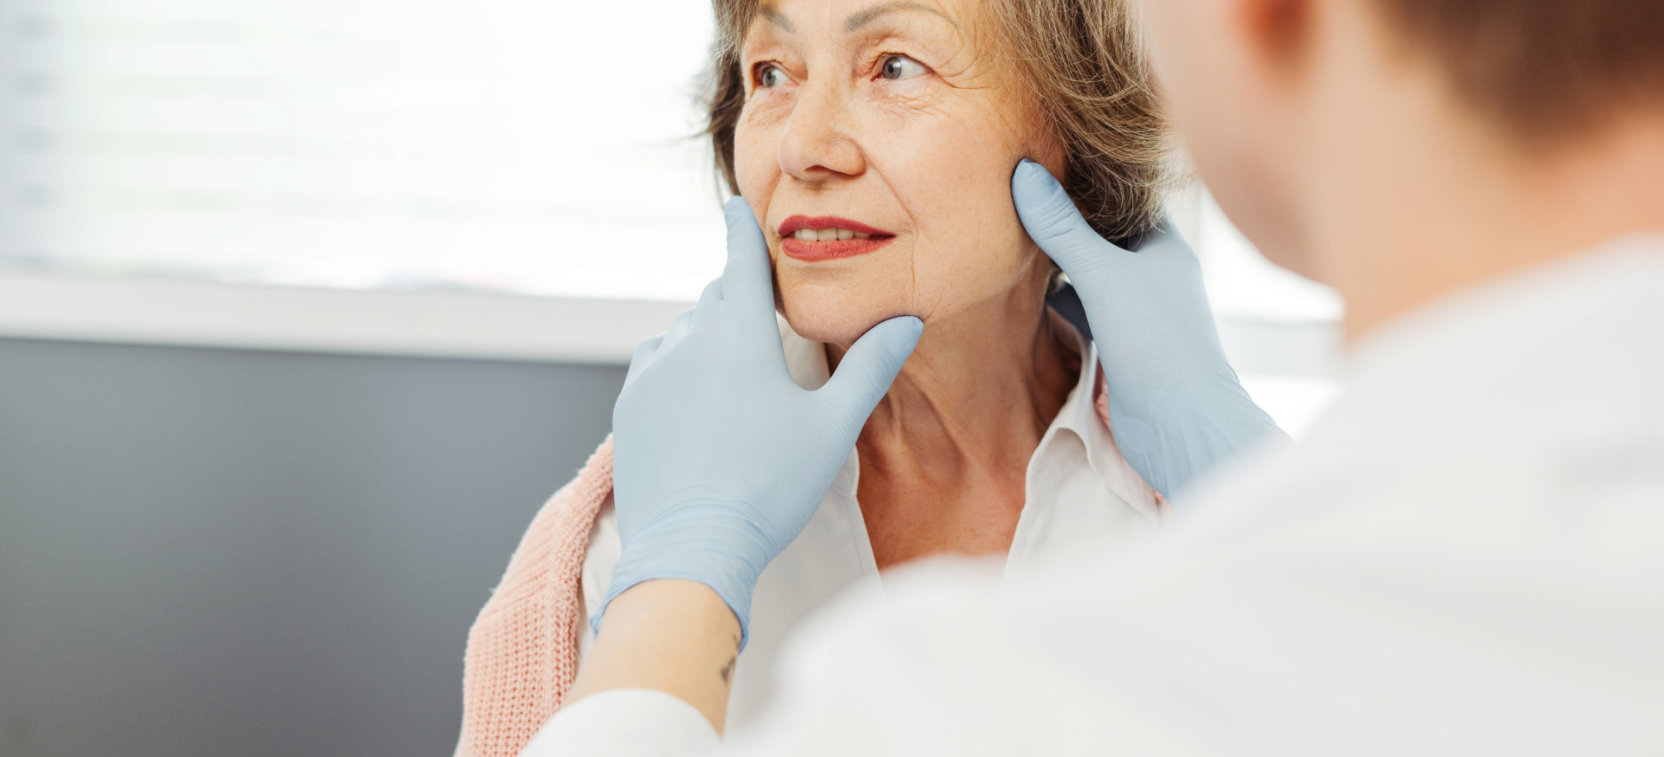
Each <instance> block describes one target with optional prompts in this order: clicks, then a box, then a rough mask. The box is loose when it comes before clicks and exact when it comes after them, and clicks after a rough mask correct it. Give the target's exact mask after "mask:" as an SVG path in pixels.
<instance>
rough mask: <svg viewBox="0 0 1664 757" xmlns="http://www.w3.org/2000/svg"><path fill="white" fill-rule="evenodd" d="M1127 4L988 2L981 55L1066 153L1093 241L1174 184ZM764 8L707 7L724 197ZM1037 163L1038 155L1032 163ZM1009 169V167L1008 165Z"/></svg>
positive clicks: (713, 121)
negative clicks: (1018, 89)
mask: <svg viewBox="0 0 1664 757" xmlns="http://www.w3.org/2000/svg"><path fill="white" fill-rule="evenodd" d="M1132 1H1133V0H986V2H987V4H986V9H987V12H988V16H989V19H990V20H991V23H990V24H989V26H990V27H992V28H993V30H994V31H995V32H996V36H997V39H992V40H990V41H991V42H993V43H994V46H995V49H993V50H989V51H986V52H987V53H988V54H992V55H998V56H1002V57H1003V58H1005V59H1008V60H1010V62H1011V63H1012V64H1013V65H1015V66H1017V67H1018V70H1019V79H1020V80H1021V81H1022V82H1023V84H1024V85H1025V86H1026V87H1027V88H1028V90H1029V93H1030V96H1031V97H1033V98H1034V102H1035V103H1036V104H1037V105H1038V106H1039V108H1040V111H1041V112H1042V114H1043V115H1044V118H1045V121H1046V126H1047V128H1049V129H1050V131H1051V133H1052V135H1053V136H1054V137H1055V138H1056V139H1057V141H1058V143H1059V144H1061V145H1062V146H1063V149H1064V163H1065V170H1064V175H1063V176H1062V177H1059V178H1060V179H1061V180H1062V182H1063V186H1064V188H1065V189H1067V190H1068V192H1069V196H1070V197H1072V198H1074V201H1075V205H1076V206H1077V207H1079V208H1080V211H1081V214H1082V215H1083V216H1085V217H1086V220H1087V221H1088V222H1089V223H1090V224H1091V225H1092V228H1093V229H1094V230H1096V231H1097V232H1098V233H1099V234H1100V235H1102V236H1103V237H1105V238H1106V239H1111V240H1129V239H1133V238H1136V237H1138V236H1139V235H1141V234H1144V233H1145V232H1147V231H1149V230H1150V229H1151V228H1154V227H1155V225H1156V224H1157V223H1158V222H1159V221H1160V220H1161V199H1162V198H1161V195H1162V192H1163V191H1164V190H1165V189H1167V188H1169V187H1170V186H1172V185H1173V184H1174V183H1175V180H1176V178H1177V176H1178V172H1177V171H1176V170H1175V166H1174V162H1173V160H1172V141H1171V137H1170V134H1169V132H1168V130H1167V128H1166V124H1165V121H1164V120H1163V118H1162V115H1161V113H1160V110H1159V108H1158V106H1157V100H1156V95H1155V87H1154V85H1153V83H1152V78H1151V75H1150V70H1149V67H1148V64H1147V62H1146V58H1145V55H1144V45H1143V40H1142V36H1141V35H1140V33H1139V29H1138V24H1137V22H1136V20H1135V19H1134V18H1133V17H1132V14H1131V12H1130V8H1129V6H1128V3H1130V2H1132ZM764 4H765V3H763V2H761V1H760V0H712V3H711V5H712V8H713V9H714V10H715V11H716V22H717V40H716V47H715V68H714V70H713V71H712V75H713V78H714V81H713V82H712V83H711V84H712V87H711V93H710V101H709V104H710V113H709V118H708V120H707V122H706V133H707V134H709V135H710V138H711V146H712V149H713V150H714V152H715V154H716V164H717V168H718V169H719V170H720V171H721V173H722V177H723V179H724V180H726V181H727V184H728V189H729V190H730V191H732V192H734V193H735V194H738V193H739V183H738V181H737V179H736V178H735V175H734V129H735V126H736V125H737V124H738V123H739V120H740V112H741V111H742V110H743V109H744V107H745V85H746V80H745V77H746V72H745V71H743V70H741V64H742V61H741V60H740V48H741V45H742V44H743V43H744V39H745V33H746V31H747V30H749V29H750V28H751V23H752V21H753V20H754V19H756V17H757V13H758V9H759V8H760V7H762V6H763V5H764ZM1033 157H1038V156H1033ZM1012 168H1013V169H1015V168H1016V166H1012Z"/></svg>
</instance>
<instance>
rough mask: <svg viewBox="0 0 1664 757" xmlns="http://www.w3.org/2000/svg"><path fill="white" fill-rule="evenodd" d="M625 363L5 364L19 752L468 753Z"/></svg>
mask: <svg viewBox="0 0 1664 757" xmlns="http://www.w3.org/2000/svg"><path fill="white" fill-rule="evenodd" d="M622 381H623V369H622V368H614V367H592V366H560V365H532V364H513V363H492V362H473V361H450V360H430V359H404V358H380V357H360V356H328V355H308V354H288V353H262V352H240V351H230V350H208V349H183V348H163V347H138V346H121V345H99V344H72V343H56V342H33V341H23V340H0V755H5V756H6V757H23V756H25V755H76V756H77V757H83V756H85V755H170V756H172V755H197V754H201V755H208V754H212V755H285V756H286V757H287V756H289V755H355V756H365V755H448V754H449V753H450V749H451V748H452V746H453V745H454V743H455V740H456V732H457V727H458V724H459V723H460V714H461V675H462V651H463V646H464V642H465V639H466V635H467V630H468V626H469V624H470V623H472V621H473V618H474V614H475V613H476V612H477V611H478V609H479V607H480V605H481V604H483V603H484V602H485V600H486V598H487V596H488V595H489V592H490V589H491V587H492V586H493V585H495V583H496V581H497V579H498V578H499V577H500V575H501V573H502V570H503V568H504V567H505V566H506V564H507V561H508V557H509V553H510V552H511V551H512V550H513V548H514V545H515V543H516V541H517V539H518V537H519V534H520V532H521V530H522V529H523V528H524V527H525V525H526V524H527V523H528V522H529V521H530V519H531V516H532V514H533V513H534V512H535V511H536V509H537V507H538V506H539V505H540V504H542V502H543V500H544V499H545V498H546V497H547V496H548V495H549V493H551V492H552V491H553V490H554V489H555V488H556V487H558V486H559V485H560V484H562V483H564V482H565V481H566V480H567V479H568V478H569V477H570V476H571V475H572V473H573V472H574V471H575V470H576V468H577V466H579V465H580V464H581V463H582V462H583V460H584V459H585V458H586V457H587V456H588V454H589V452H590V450H591V449H592V448H593V446H594V444H595V443H596V442H598V441H599V440H600V439H601V438H602V436H604V435H605V433H606V430H607V428H608V426H609V416H610V414H611V407H612V399H613V397H614V395H615V394H616V392H617V390H618V386H619V384H620V383H621V382H622Z"/></svg>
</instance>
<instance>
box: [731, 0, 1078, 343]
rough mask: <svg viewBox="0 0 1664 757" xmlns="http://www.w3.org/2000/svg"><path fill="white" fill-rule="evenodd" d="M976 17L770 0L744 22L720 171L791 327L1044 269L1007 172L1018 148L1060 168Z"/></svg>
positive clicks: (828, 328) (852, 1) (869, 318)
mask: <svg viewBox="0 0 1664 757" xmlns="http://www.w3.org/2000/svg"><path fill="white" fill-rule="evenodd" d="M984 13H985V12H984V11H983V9H982V8H981V7H980V5H979V4H978V2H977V0H920V1H918V2H910V1H909V2H885V1H884V0H775V1H774V2H773V3H771V4H769V3H765V4H764V5H763V6H762V9H761V11H760V13H759V14H758V16H757V19H756V21H755V22H754V23H753V24H752V26H751V29H750V30H749V31H748V33H747V34H746V38H745V41H744V44H743V47H742V56H741V72H742V75H744V76H746V77H747V84H746V93H747V99H746V103H745V107H744V110H743V112H742V113H741V116H740V120H739V123H738V125H737V129H736V133H735V150H734V153H735V155H734V159H735V172H736V174H737V178H738V180H739V185H740V193H741V194H742V195H743V196H744V197H745V198H746V199H747V200H748V201H749V202H750V204H751V209H752V211H753V212H754V213H755V214H756V216H757V219H758V222H759V223H760V224H761V226H762V228H763V235H764V237H765V238H767V239H768V241H769V255H770V257H771V258H772V259H773V262H774V267H775V276H776V280H777V285H778V286H777V291H778V292H779V293H780V301H781V305H782V307H783V309H784V312H785V315H786V318H787V320H788V321H790V322H791V324H792V328H793V329H794V330H795V331H797V332H798V333H800V334H802V335H803V336H806V337H809V338H811V339H817V340H820V341H826V342H832V343H834V344H838V345H842V346H848V345H849V344H851V343H853V342H854V341H855V339H857V338H858V337H859V336H860V335H861V334H862V333H865V331H866V330H867V329H868V328H870V327H872V326H873V325H874V324H876V323H878V322H880V321H883V320H885V319H887V318H891V317H894V316H898V315H916V316H919V317H920V318H922V319H924V321H925V322H926V324H929V323H930V322H931V321H932V320H938V321H940V320H941V319H946V318H951V317H952V316H954V315H955V314H958V313H964V312H966V311H967V310H970V309H972V308H976V307H978V306H985V305H987V304H989V303H991V302H996V303H997V302H998V301H1000V300H1002V299H1003V298H1009V296H1010V294H1011V293H1012V291H1013V290H1014V289H1016V288H1017V287H1018V285H1019V283H1021V282H1023V281H1025V280H1032V278H1033V277H1034V276H1036V275H1039V276H1044V275H1045V271H1044V270H1041V271H1037V270H1036V269H1037V268H1042V267H1047V264H1046V263H1045V259H1044V258H1042V257H1040V256H1039V251H1038V249H1037V248H1036V247H1035V246H1034V245H1033V243H1032V242H1031V241H1030V240H1029V238H1028V236H1027V234H1025V233H1024V231H1023V228H1022V225H1021V223H1020V222H1019V221H1018V220H1017V214H1016V210H1015V208H1014V207H1013V206H1012V202H1011V173H1012V170H1013V169H1014V168H1015V167H1016V165H1017V162H1018V160H1019V159H1021V158H1023V157H1030V158H1033V159H1036V160H1040V161H1041V162H1042V163H1044V164H1046V165H1047V167H1048V168H1050V169H1052V171H1053V172H1054V173H1057V174H1058V175H1061V173H1062V166H1061V160H1060V159H1058V158H1055V157H1054V154H1058V153H1060V150H1058V149H1056V148H1055V147H1054V146H1053V140H1051V139H1050V138H1048V137H1046V136H1044V133H1045V129H1044V128H1043V127H1042V125H1041V119H1040V115H1039V110H1038V108H1037V107H1036V106H1035V105H1034V104H1033V103H1031V102H1029V100H1030V98H1028V97H1026V96H1024V93H1023V92H1024V90H1023V87H1022V83H1021V81H1020V80H1019V76H1018V75H1017V73H1016V71H1015V67H1014V66H1013V65H1012V64H1010V63H1009V62H1002V61H1000V60H999V56H998V55H997V54H994V53H993V51H992V50H988V49H984V42H983V40H985V39H987V38H988V36H989V35H988V34H987V32H986V31H984V29H985V25H986V23H987V19H985V18H984ZM799 227H805V228H807V229H809V231H808V232H794V231H793V230H794V229H795V228H799ZM827 229H831V230H833V231H825V230H827ZM837 229H843V230H844V231H843V232H842V233H841V234H840V233H839V232H838V231H836V230H837ZM805 236H807V237H809V238H807V239H805V238H801V237H805ZM838 237H842V239H838ZM822 240H824V241H822Z"/></svg>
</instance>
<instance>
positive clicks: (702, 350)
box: [590, 197, 924, 647]
mask: <svg viewBox="0 0 1664 757" xmlns="http://www.w3.org/2000/svg"><path fill="white" fill-rule="evenodd" d="M726 212H727V216H728V265H727V268H726V269H725V270H724V271H723V274H722V278H720V279H717V280H716V281H714V282H712V283H711V285H710V286H709V287H707V288H706V289H705V292H704V294H703V295H702V296H700V298H699V304H698V305H696V306H695V307H694V308H693V309H692V310H690V311H688V312H686V313H684V314H682V315H681V316H680V317H678V318H677V319H676V320H675V321H674V322H673V323H672V324H671V326H670V330H669V331H667V332H666V333H665V334H664V335H663V336H659V337H654V338H652V339H649V340H647V341H646V342H644V343H643V344H642V345H641V347H640V348H638V349H637V350H636V353H635V357H634V358H632V359H631V361H630V371H629V374H628V375H627V376H626V378H625V379H624V389H623V391H622V392H621V393H620V394H619V396H618V404H617V405H616V406H614V408H613V415H612V422H613V495H614V502H615V505H616V508H617V510H616V512H617V517H618V532H619V536H620V538H621V540H622V542H623V552H622V554H621V555H620V557H619V559H618V565H617V566H616V567H615V568H614V569H613V575H612V585H611V587H609V588H608V590H607V598H606V602H604V603H603V604H602V606H601V608H600V609H599V610H597V612H596V613H595V615H594V616H593V617H592V618H591V621H590V622H591V625H592V627H594V628H595V629H596V631H597V632H599V630H600V627H601V614H602V613H603V612H605V609H606V605H607V603H610V602H612V599H613V597H616V596H618V595H619V594H620V593H621V592H623V591H624V590H626V589H628V588H630V587H632V586H634V585H636V584H638V583H641V582H642V581H648V580H652V579H658V578H683V579H690V580H694V581H699V582H701V583H704V584H706V585H707V586H710V587H711V588H712V589H714V590H715V591H716V593H717V594H718V595H720V596H721V597H722V599H723V601H725V602H727V603H728V607H729V608H731V609H732V610H733V611H734V614H735V615H736V616H738V617H739V621H740V629H741V632H742V634H747V635H748V634H749V628H750V619H751V594H752V591H753V590H754V589H755V588H756V586H757V578H758V576H759V575H761V574H762V572H763V568H764V567H766V566H767V565H768V564H769V562H770V561H771V560H773V559H774V558H775V557H776V556H778V555H779V554H780V551H781V550H783V549H785V548H786V545H787V544H790V543H791V541H792V540H793V539H795V538H797V535H798V533H800V532H802V530H803V527H804V526H806V525H808V523H809V518H810V516H812V515H813V514H814V512H815V508H816V507H818V506H819V505H820V501H821V498H823V497H824V496H826V491H827V489H829V488H830V487H831V486H832V480H833V478H834V477H836V476H837V473H838V470H839V469H840V468H842V467H843V464H844V461H845V460H846V459H848V457H849V454H850V452H851V451H852V450H854V448H855V439H856V436H857V435H859V434H860V433H861V428H862V426H864V425H865V424H866V422H867V417H868V416H870V415H871V414H872V411H873V408H874V407H876V406H877V405H878V401H879V400H880V399H882V398H883V397H884V393H885V392H886V391H888V390H889V388H890V384H891V383H892V382H894V381H895V377H896V374H897V373H899V372H900V371H901V365H902V363H904V362H906V360H907V357H908V356H909V355H911V354H912V352H913V347H914V346H915V345H916V344H918V340H919V334H920V333H921V332H922V330H923V329H924V324H923V323H922V322H920V321H919V319H918V318H914V317H912V316H903V317H900V318H893V319H890V320H888V321H885V322H883V323H880V324H878V325H877V326H874V327H873V328H872V329H871V330H870V331H868V332H867V333H866V334H865V335H863V336H862V337H861V338H860V339H859V340H858V341H856V343H855V344H854V346H852V347H851V348H850V349H849V351H848V352H847V353H846V354H845V355H844V358H843V360H842V361H840V362H839V364H838V369H837V371H836V372H835V373H834V374H833V375H832V378H831V380H830V381H828V382H827V383H826V385H825V386H823V387H822V388H820V389H819V390H817V391H812V392H811V391H806V390H804V389H802V388H800V387H799V386H798V385H797V384H796V383H795V382H793V381H792V377H791V374H790V373H788V372H787V369H786V356H785V352H784V350H783V349H782V347H781V344H780V331H779V327H778V326H777V325H776V322H775V315H774V286H773V282H772V270H771V269H770V267H769V259H768V247H767V245H766V243H765V242H764V241H763V235H762V231H761V230H760V229H759V228H757V222H756V220H755V218H754V216H752V214H751V208H750V207H748V206H747V205H746V203H745V201H744V200H743V199H740V198H738V197H736V198H734V199H732V200H730V201H729V202H728V205H727V209H726ZM741 646H742V647H743V646H744V637H742V641H741Z"/></svg>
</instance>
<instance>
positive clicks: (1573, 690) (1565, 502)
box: [524, 237, 1664, 757]
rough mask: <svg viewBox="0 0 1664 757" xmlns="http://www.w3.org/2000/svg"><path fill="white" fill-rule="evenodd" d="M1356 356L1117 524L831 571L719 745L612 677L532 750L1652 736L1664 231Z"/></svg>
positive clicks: (1617, 743) (1203, 750) (1451, 743)
mask: <svg viewBox="0 0 1664 757" xmlns="http://www.w3.org/2000/svg"><path fill="white" fill-rule="evenodd" d="M1352 368H1353V370H1352V374H1353V375H1352V376H1351V381H1350V386H1349V391H1348V393H1347V394H1346V395H1345V396H1344V397H1343V398H1342V399H1341V400H1340V401H1339V402H1337V404H1336V405H1335V406H1334V407H1333V408H1332V410H1331V411H1330V412H1329V413H1328V414H1327V415H1326V416H1325V417H1324V419H1323V420H1321V421H1320V422H1319V423H1318V424H1317V425H1316V426H1314V427H1313V429H1312V430H1311V432H1310V433H1309V435H1308V437H1307V438H1306V440H1305V442H1304V443H1303V444H1302V445H1301V446H1300V447H1299V448H1297V449H1294V450H1283V451H1279V452H1278V453H1276V454H1275V455H1274V456H1270V457H1262V458H1260V459H1256V460H1251V461H1246V462H1245V464H1243V465H1240V466H1238V467H1237V468H1236V469H1235V470H1234V471H1233V472H1232V473H1230V474H1228V475H1226V476H1224V477H1223V479H1222V480H1217V481H1216V482H1214V483H1213V484H1210V485H1204V486H1203V487H1201V488H1200V489H1198V490H1197V491H1196V492H1194V494H1193V496H1192V497H1191V499H1190V500H1189V504H1188V509H1189V510H1190V511H1192V512H1194V513H1196V515H1195V517H1194V518H1191V519H1190V520H1189V521H1187V522H1185V521H1181V522H1180V523H1178V524H1176V525H1178V526H1179V527H1178V528H1171V529H1168V530H1167V531H1164V532H1163V533H1162V534H1161V535H1160V537H1159V538H1158V539H1156V540H1154V543H1152V544H1151V545H1149V546H1148V548H1146V549H1143V550H1141V551H1140V552H1139V553H1138V554H1135V555H1132V556H1129V557H1127V558H1124V559H1122V560H1119V561H1116V562H1115V563H1114V564H1108V563H1104V562H1101V561H1100V562H1092V563H1082V564H1080V565H1078V566H1075V567H1074V568H1073V569H1069V570H1059V571H1058V572H1055V573H1053V574H1051V575H1050V576H1049V577H1048V578H1046V579H1045V580H1042V581H1036V582H1032V583H1027V584H1024V585H1021V586H1016V585H1009V584H1008V585H1006V586H1005V587H1004V588H1001V589H998V590H997V594H995V595H994V596H990V591H994V590H993V589H991V588H990V585H989V584H988V583H987V582H986V581H985V580H984V579H985V578H986V577H985V576H977V575H967V574H964V573H961V572H958V571H954V570H952V569H950V568H948V567H944V566H941V565H936V566H933V567H929V568H922V569H920V570H918V571H914V574H913V575H912V576H911V579H910V580H907V581H892V582H891V584H890V585H889V586H887V587H886V594H887V597H886V598H883V599H880V598H877V597H871V596H868V597H850V598H846V599H845V600H843V601H841V602H839V603H836V604H835V605H834V606H833V607H832V608H831V609H829V610H828V612H826V613H825V614H824V615H822V616H821V617H820V618H818V619H816V620H815V621H813V622H811V623H809V624H808V626H807V628H806V629H805V631H804V632H803V633H802V634H800V635H799V637H798V638H797V639H796V640H795V641H794V646H793V647H791V648H790V649H788V653H787V661H786V662H785V663H783V665H782V679H781V681H780V683H779V685H778V691H779V699H778V702H777V706H776V708H775V709H774V710H773V711H772V712H770V713H768V714H767V716H766V717H764V718H763V719H762V721H761V722H760V723H759V725H758V726H757V727H755V728H750V729H744V730H740V731H735V732H732V733H731V734H730V738H729V742H728V743H727V744H726V745H721V744H719V742H718V741H717V739H716V737H715V735H714V733H713V732H712V730H711V729H710V727H709V726H708V725H707V724H706V723H705V722H704V720H703V719H702V718H701V717H700V716H699V714H698V713H697V712H695V711H694V710H693V709H692V708H691V707H689V706H688V705H686V704H684V703H682V702H680V701H679V700H676V699H674V698H672V697H670V696H668V695H664V694H659V693H653V692H633V691H623V692H612V693H608V694H603V695H600V696H596V697H593V698H591V699H588V700H585V701H582V702H578V703H575V704H573V705H572V706H569V707H567V708H565V709H564V710H562V711H561V712H560V713H558V714H557V715H556V716H555V717H554V718H553V719H552V720H551V721H550V723H549V724H548V725H547V726H546V727H545V728H544V729H543V731H542V732H541V733H540V734H539V735H538V737H537V738H536V739H534V740H533V742H532V743H531V745H530V746H529V747H528V748H527V749H526V751H525V753H524V754H525V755H526V757H545V756H546V755H561V757H569V756H571V755H591V754H594V755H603V754H604V755H630V756H631V757H635V756H636V755H648V754H684V753H697V752H700V751H704V750H707V749H711V748H721V749H723V750H724V751H723V753H724V754H727V753H730V752H732V753H737V754H756V755H850V754H855V755H861V757H873V756H875V755H904V754H905V755H915V754H953V755H1010V754H1047V755H1057V754H1113V753H1129V754H1279V755H1286V754H1322V755H1333V754H1383V755H1385V754H1392V755H1404V754H1421V753H1428V752H1434V753H1444V754H1467V755H1472V754H1509V755H1514V754H1603V755H1610V754H1661V753H1664V237H1645V238H1632V239H1629V240H1625V241H1621V242H1616V243H1613V244H1611V245H1608V246H1606V247H1603V248H1602V249H1600V250H1596V251H1593V252H1589V253H1585V254H1583V255H1580V256H1577V257H1575V258H1572V259H1568V260H1566V261H1563V262H1561V263H1557V264H1553V265H1548V266H1542V267H1539V268H1538V269H1536V270H1533V271H1531V272H1528V273H1526V274H1523V275H1519V276H1516V277H1513V278H1511V279H1509V280H1506V281H1503V282H1498V283H1495V284H1492V285H1490V286H1487V287H1484V288H1482V289H1477V290H1474V291H1470V292H1466V293H1463V294H1461V295H1459V296H1457V297H1453V298H1450V299H1447V300H1446V301H1443V302H1439V303H1436V304H1434V305H1432V306H1429V307H1426V308H1423V309H1422V310H1421V311H1420V312H1418V313H1415V314H1412V315H1411V316H1408V317H1406V318H1403V319H1401V320H1400V321H1398V322H1396V323H1394V324H1391V325H1390V326H1388V327H1387V328H1386V329H1384V330H1383V331H1382V332H1380V333H1378V334H1376V335H1373V336H1372V337H1370V338H1369V339H1368V340H1367V341H1366V342H1365V343H1364V344H1363V345H1361V346H1360V349H1359V350H1358V352H1357V354H1356V357H1355V359H1354V361H1353V365H1352ZM1178 509H1179V510H1180V511H1181V512H1183V511H1184V510H1186V509H1187V504H1186V503H1185V502H1181V503H1179V504H1178Z"/></svg>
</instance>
